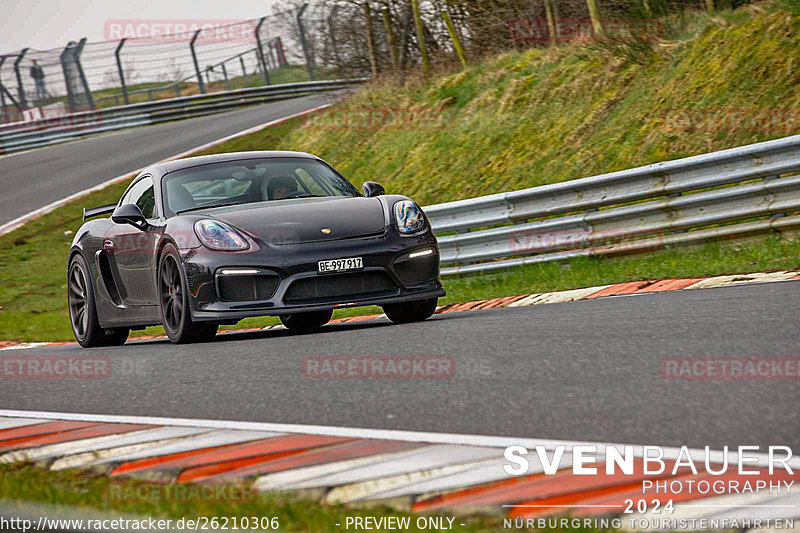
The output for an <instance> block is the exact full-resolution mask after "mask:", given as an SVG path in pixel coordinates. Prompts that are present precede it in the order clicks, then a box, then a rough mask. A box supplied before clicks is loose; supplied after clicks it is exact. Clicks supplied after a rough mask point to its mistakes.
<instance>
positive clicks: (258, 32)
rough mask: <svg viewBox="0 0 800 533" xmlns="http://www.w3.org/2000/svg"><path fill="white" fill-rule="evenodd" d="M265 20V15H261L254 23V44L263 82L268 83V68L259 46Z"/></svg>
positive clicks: (262, 50)
mask: <svg viewBox="0 0 800 533" xmlns="http://www.w3.org/2000/svg"><path fill="white" fill-rule="evenodd" d="M265 20H267V17H261V18H260V19H258V24H257V25H256V45H257V46H258V48H257V49H256V57H257V58H258V62H259V63H260V64H261V72H262V74H264V83H266V84H267V85H270V84H271V83H270V81H269V69H268V68H267V62H266V61H265V60H264V49H263V48H262V47H261V26H263V25H264V21H265Z"/></svg>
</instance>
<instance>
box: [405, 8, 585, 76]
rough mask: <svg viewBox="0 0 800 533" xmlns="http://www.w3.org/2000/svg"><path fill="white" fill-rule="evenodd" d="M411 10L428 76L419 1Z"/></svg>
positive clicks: (423, 64) (424, 69) (424, 67)
mask: <svg viewBox="0 0 800 533" xmlns="http://www.w3.org/2000/svg"><path fill="white" fill-rule="evenodd" d="M587 1H589V0H587ZM411 8H412V9H413V10H414V23H415V24H416V26H417V43H418V44H419V53H420V55H421V56H422V70H423V71H424V72H425V73H426V74H427V73H428V71H429V70H430V68H429V66H428V49H427V47H426V46H425V29H424V28H423V26H422V15H420V12H419V0H411Z"/></svg>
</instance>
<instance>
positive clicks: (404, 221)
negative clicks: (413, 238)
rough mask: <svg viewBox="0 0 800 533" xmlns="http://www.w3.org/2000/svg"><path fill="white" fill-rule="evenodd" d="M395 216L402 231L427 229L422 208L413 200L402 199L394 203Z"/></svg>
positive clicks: (398, 227)
mask: <svg viewBox="0 0 800 533" xmlns="http://www.w3.org/2000/svg"><path fill="white" fill-rule="evenodd" d="M394 218H395V220H397V229H398V230H400V233H404V234H409V233H418V232H420V231H422V230H424V229H425V217H424V216H423V215H422V208H420V206H418V205H417V204H415V203H414V202H412V201H411V200H401V201H399V202H397V203H396V204H394Z"/></svg>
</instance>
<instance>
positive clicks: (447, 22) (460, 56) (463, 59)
mask: <svg viewBox="0 0 800 533" xmlns="http://www.w3.org/2000/svg"><path fill="white" fill-rule="evenodd" d="M442 18H443V19H444V23H445V25H446V26H447V33H449V34H450V39H451V40H452V41H453V47H455V49H456V54H458V59H459V60H460V61H461V66H463V67H465V68H466V66H467V58H466V57H465V56H464V49H463V48H461V41H459V40H458V34H457V33H456V28H455V26H453V21H452V19H451V18H450V14H449V13H448V12H447V11H445V10H444V9H442Z"/></svg>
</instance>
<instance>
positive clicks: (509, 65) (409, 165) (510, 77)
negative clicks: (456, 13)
mask: <svg viewBox="0 0 800 533" xmlns="http://www.w3.org/2000/svg"><path fill="white" fill-rule="evenodd" d="M676 35H677V34H676ZM798 67H800V8H796V7H794V6H793V5H792V4H778V3H765V4H759V5H752V6H749V7H746V8H742V9H739V10H737V11H734V12H724V13H721V14H719V15H717V16H714V17H708V16H706V15H697V14H696V15H692V16H691V17H689V19H688V21H687V22H686V25H684V26H683V32H682V34H681V35H679V36H678V37H676V38H675V39H674V40H671V41H661V42H659V43H657V44H656V45H654V48H653V51H652V53H651V54H649V55H647V56H639V57H637V58H636V61H630V60H628V58H626V56H625V55H624V54H616V55H615V54H612V53H609V52H607V51H604V50H603V49H601V48H600V47H598V46H587V45H585V44H573V45H570V46H565V47H561V48H557V49H546V50H545V49H533V50H528V51H521V52H516V53H508V54H505V55H502V56H500V57H494V58H489V59H486V60H485V61H483V62H481V63H478V64H475V65H473V66H471V67H470V68H469V69H467V70H465V71H463V72H443V73H441V74H440V75H438V76H435V77H433V78H432V79H429V80H425V79H422V78H420V77H414V78H411V79H408V80H406V81H405V82H403V83H400V82H399V81H397V80H391V79H384V80H381V81H379V82H375V83H373V84H371V85H370V86H368V87H366V88H364V89H362V90H360V91H359V92H357V93H355V94H354V95H353V96H352V97H351V98H349V99H348V100H346V101H344V102H343V103H340V104H337V105H336V106H334V107H333V108H332V109H333V110H334V111H335V112H336V113H337V114H336V115H332V116H330V115H329V116H326V115H323V116H322V117H321V119H319V120H307V121H306V120H295V121H290V122H287V123H284V124H282V125H280V126H278V127H274V128H270V129H267V130H264V131H262V132H259V133H256V134H252V135H250V136H247V137H242V138H240V139H236V140H233V141H230V142H228V143H225V144H224V145H222V146H219V147H216V148H215V149H214V150H213V151H215V152H223V151H233V150H263V149H291V150H303V151H308V152H312V153H316V154H318V155H320V156H322V157H323V158H325V159H326V160H328V161H330V162H331V163H332V164H333V165H335V166H336V167H337V168H339V169H340V170H341V171H342V172H343V173H344V174H345V175H346V176H348V177H349V178H351V179H352V180H353V181H354V182H355V183H357V184H360V183H361V182H363V181H366V180H375V181H378V182H381V183H382V184H384V185H385V186H386V189H387V191H389V192H390V193H391V192H401V193H404V194H408V195H410V196H412V197H414V198H415V199H417V200H418V201H419V202H420V203H422V204H423V205H429V204H433V203H438V202H443V201H448V200H455V199H460V198H469V197H473V196H478V195H482V194H489V193H494V192H500V191H508V190H514V189H520V188H524V187H531V186H535V185H541V184H546V183H552V182H558V181H564V180H569V179H574V178H579V177H584V176H589V175H593V174H599V173H603V172H610V171H614V170H619V169H624V168H630V167H634V166H638V165H643V164H648V163H653V162H657V161H663V160H665V159H672V158H679V157H685V156H689V155H693V154H698V153H703V152H708V151H712V150H718V149H723V148H729V147H734V146H739V145H742V144H748V143H752V142H758V141H763V140H767V139H772V138H778V137H784V136H787V135H791V134H795V133H800V68H798ZM387 108H388V109H390V110H395V111H398V110H399V111H400V113H399V115H398V116H399V117H400V119H401V123H400V124H398V123H391V122H381V121H378V122H363V119H364V117H365V110H373V111H374V110H380V109H384V110H385V109H387ZM406 110H414V111H416V112H417V113H420V114H421V115H418V116H421V117H423V118H424V120H421V121H420V122H418V123H416V124H414V123H412V124H411V125H409V124H408V118H409V117H410V116H411V115H410V113H409V112H407V111H406ZM343 118H344V119H348V122H347V124H350V125H351V126H350V127H347V126H345V127H339V126H335V124H336V122H333V121H332V120H333V119H336V120H340V119H343ZM353 125H355V127H354V126H353ZM126 185H127V184H125V183H123V184H117V185H114V186H112V187H109V188H107V189H105V190H103V191H98V192H95V193H93V194H92V195H90V196H89V197H86V198H83V199H80V200H77V201H75V202H72V203H71V204H69V205H67V206H65V207H63V208H60V209H58V210H56V211H54V212H53V213H50V214H48V215H46V216H44V217H42V218H40V219H37V220H34V221H32V222H31V223H29V224H26V225H25V226H23V227H22V228H19V229H18V230H15V231H13V232H11V233H9V234H7V235H4V236H2V237H0V340H69V339H71V338H72V333H71V331H70V326H69V321H68V314H67V306H66V285H65V274H64V271H65V268H66V265H65V261H66V254H67V251H68V249H69V244H70V241H71V240H72V237H73V234H72V232H74V231H76V230H77V229H78V228H79V227H80V223H81V222H80V220H81V210H80V208H81V207H83V206H93V205H102V204H106V203H110V202H114V201H116V200H117V199H118V198H119V195H120V194H121V193H122V191H123V190H124V187H125V186H126ZM798 267H800V242H798V241H791V242H786V241H777V240H775V239H771V240H769V241H767V242H765V243H748V244H739V245H735V246H734V245H725V244H709V245H707V246H705V247H702V248H700V249H695V250H690V251H686V250H665V251H662V252H658V253H655V254H651V255H649V256H646V257H622V258H602V259H591V260H587V259H579V260H574V261H570V262H566V263H562V264H549V265H539V266H533V267H529V268H523V269H516V270H513V271H510V272H507V273H502V274H497V275H492V276H483V277H474V278H465V279H455V280H453V279H448V280H445V287H446V289H447V291H448V298H447V299H446V300H443V303H450V302H456V301H466V300H470V299H476V298H481V297H491V296H505V295H509V294H519V293H523V292H544V291H548V290H560V289H568V288H575V287H580V286H589V285H599V284H605V283H615V282H620V281H628V280H638V279H646V278H650V279H654V278H661V277H676V276H686V277H692V276H703V275H715V274H722V273H731V272H748V271H750V272H752V271H757V270H765V269H793V268H798ZM348 312H354V311H348ZM264 323H266V321H265V320H261V319H259V320H249V321H247V322H246V323H245V324H243V325H248V326H255V325H263V324H264Z"/></svg>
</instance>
